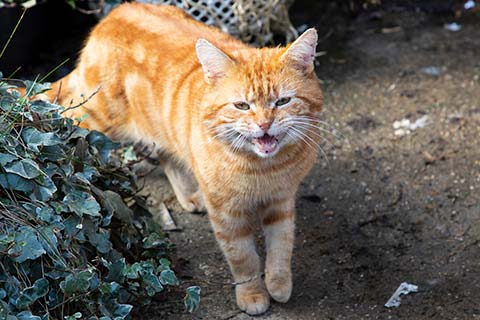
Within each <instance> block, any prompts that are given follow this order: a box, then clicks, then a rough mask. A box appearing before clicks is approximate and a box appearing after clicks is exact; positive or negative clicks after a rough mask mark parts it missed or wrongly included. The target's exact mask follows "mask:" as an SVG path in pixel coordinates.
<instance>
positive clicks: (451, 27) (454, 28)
mask: <svg viewBox="0 0 480 320" xmlns="http://www.w3.org/2000/svg"><path fill="white" fill-rule="evenodd" d="M444 27H445V29H447V30H448V31H452V32H457V31H460V30H462V25H461V24H458V23H456V22H452V23H447V24H445V26H444Z"/></svg>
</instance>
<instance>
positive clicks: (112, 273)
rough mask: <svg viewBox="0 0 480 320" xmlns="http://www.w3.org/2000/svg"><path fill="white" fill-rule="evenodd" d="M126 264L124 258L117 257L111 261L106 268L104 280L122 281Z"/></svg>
mask: <svg viewBox="0 0 480 320" xmlns="http://www.w3.org/2000/svg"><path fill="white" fill-rule="evenodd" d="M126 267H127V266H126V264H125V258H122V259H119V260H117V261H115V262H113V263H111V264H110V265H109V266H108V267H107V268H108V275H107V277H106V278H105V280H106V281H109V282H112V281H114V282H118V283H123V281H124V279H125V274H126V271H127V270H126V269H127V268H126Z"/></svg>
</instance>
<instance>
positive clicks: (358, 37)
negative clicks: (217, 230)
mask: <svg viewBox="0 0 480 320" xmlns="http://www.w3.org/2000/svg"><path fill="white" fill-rule="evenodd" d="M321 9H322V8H316V10H317V11H319V10H321ZM440 9H441V8H440ZM309 10H310V9H309ZM312 10H315V8H314V9H312ZM307 12H309V17H310V18H309V19H306V20H308V23H309V24H310V25H317V26H319V27H318V30H319V32H320V37H321V38H322V32H323V33H324V34H325V37H324V38H323V39H321V41H320V44H319V50H321V51H325V52H326V54H325V55H324V56H321V57H319V59H318V62H319V65H318V67H317V72H318V76H319V77H320V78H321V80H322V82H323V89H324V93H325V97H326V103H325V111H324V119H325V120H326V121H327V122H329V123H330V124H332V125H333V126H335V127H336V128H337V129H338V130H339V131H340V132H341V133H342V134H343V135H344V138H343V139H336V138H335V137H333V136H331V135H326V136H325V137H326V138H328V139H329V140H330V142H332V143H333V146H331V145H330V146H329V145H328V144H326V145H325V148H326V153H327V158H326V159H325V158H324V157H323V158H322V157H320V158H319V160H318V163H317V164H316V166H315V167H314V169H313V170H312V172H311V174H310V175H309V176H308V178H307V179H306V180H305V182H304V183H303V184H302V186H301V188H300V191H299V193H298V202H297V238H296V246H295V251H294V260H293V270H294V271H293V272H294V290H293V295H292V298H291V300H290V301H289V302H288V303H287V304H278V303H272V306H271V308H270V310H269V311H268V312H267V313H266V314H265V315H262V316H258V317H255V318H256V319H265V320H267V319H269V320H280V319H282V320H283V319H296V320H303V319H305V320H306V319H309V320H310V319H338V320H340V319H448V320H453V319H480V80H479V76H480V16H476V17H475V16H473V17H471V16H470V17H465V16H463V17H461V18H454V17H453V15H452V14H448V13H447V14H442V13H440V14H434V13H438V12H435V10H433V11H430V12H429V11H428V10H427V11H424V10H418V9H416V8H415V7H414V6H411V7H409V6H403V7H395V6H393V7H388V8H383V9H382V10H369V11H366V12H363V13H360V14H358V15H356V16H355V17H353V18H352V17H345V16H342V17H339V16H338V15H337V16H335V17H334V18H331V19H337V18H344V19H345V24H344V25H343V26H340V27H339V26H338V23H337V24H336V25H333V26H332V29H330V28H329V26H328V25H326V22H325V21H324V20H322V21H323V22H322V24H320V22H317V23H316V21H315V19H313V18H312V17H311V16H312V15H313V13H315V11H313V12H312V11H307ZM318 13H319V16H320V17H325V14H326V13H325V11H323V13H320V12H318ZM303 14H305V13H303ZM301 15H302V13H300V14H298V15H297V17H299V16H300V18H301ZM322 15H323V16H322ZM294 18H295V17H294ZM453 21H457V22H459V23H461V25H462V29H461V30H460V31H458V32H452V31H448V30H446V29H445V28H444V23H446V22H453ZM330 30H333V31H330ZM428 67H435V68H438V69H435V68H433V69H432V68H430V69H424V68H428ZM429 70H433V71H434V73H435V72H438V73H439V74H436V75H431V74H428V71H429ZM423 116H426V117H427V125H426V126H425V127H422V128H418V129H416V130H414V131H412V132H411V133H410V134H406V135H404V136H399V135H396V134H395V129H394V127H393V123H394V122H395V121H397V120H401V119H404V118H406V119H409V120H410V121H411V122H415V120H417V119H419V118H421V117H423ZM147 184H148V185H149V187H148V188H147V191H150V192H151V194H152V195H153V196H154V197H155V198H156V199H157V200H158V201H165V202H166V203H167V206H168V207H169V208H170V210H171V211H172V212H173V216H174V218H175V219H176V221H177V223H178V225H179V226H180V227H181V228H182V231H180V232H171V233H170V234H169V236H170V239H171V240H172V242H173V243H174V244H175V246H176V247H177V248H178V252H177V254H176V257H175V267H176V270H177V273H178V274H179V276H180V277H181V278H183V287H186V286H189V285H192V284H198V285H200V286H201V287H202V301H201V307H200V309H199V310H198V311H197V312H195V313H194V314H193V315H190V314H185V313H184V312H183V307H182V304H181V292H180V293H178V301H177V302H178V303H175V304H174V305H170V306H168V307H165V306H164V305H163V304H159V305H161V307H159V306H155V305H154V304H152V305H151V306H150V307H148V308H147V309H146V310H141V311H140V313H141V316H140V315H137V317H138V318H139V319H145V318H148V319H152V320H153V319H175V320H177V319H178V320H183V319H223V320H226V319H232V320H233V319H234V320H240V319H242V320H243V319H249V318H250V317H249V316H247V315H246V314H244V313H242V312H240V311H239V310H238V309H237V306H236V304H235V298H234V290H233V287H232V286H231V285H230V284H229V283H230V282H231V281H232V279H231V276H230V272H229V270H228V266H227V264H226V262H225V260H224V258H223V256H222V253H221V252H220V250H219V247H218V246H217V244H216V242H215V239H214V236H213V234H212V231H211V229H210V225H209V222H208V218H207V216H206V215H193V214H187V213H182V212H181V209H180V207H179V206H178V204H177V203H176V200H175V199H174V196H173V193H172V191H171V190H170V188H169V186H168V183H167V182H166V180H165V178H164V177H163V176H162V175H161V173H158V174H155V175H151V176H150V177H149V180H148V183H147ZM158 188H160V190H159V189H158ZM157 200H154V202H155V201H157ZM259 243H260V244H261V239H259ZM402 282H409V283H412V284H416V285H418V287H419V290H418V293H415V294H410V295H408V296H404V297H403V298H402V303H401V305H400V307H398V308H391V309H388V308H385V307H384V304H385V303H386V301H387V300H388V298H389V297H390V296H391V295H392V294H393V292H394V291H395V290H396V288H397V287H398V286H399V285H400V283H402ZM134 318H136V317H134Z"/></svg>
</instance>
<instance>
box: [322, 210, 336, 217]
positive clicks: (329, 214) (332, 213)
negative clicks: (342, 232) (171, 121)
mask: <svg viewBox="0 0 480 320" xmlns="http://www.w3.org/2000/svg"><path fill="white" fill-rule="evenodd" d="M334 214H335V213H334V212H333V210H327V211H325V212H324V213H323V215H324V216H327V217H331V216H333V215H334Z"/></svg>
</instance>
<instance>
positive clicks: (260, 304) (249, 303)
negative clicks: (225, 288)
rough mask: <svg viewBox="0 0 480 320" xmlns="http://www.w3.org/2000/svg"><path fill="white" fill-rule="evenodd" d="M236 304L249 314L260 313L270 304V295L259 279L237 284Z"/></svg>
mask: <svg viewBox="0 0 480 320" xmlns="http://www.w3.org/2000/svg"><path fill="white" fill-rule="evenodd" d="M235 294H236V296H237V305H238V307H239V308H240V310H242V311H245V312H246V313H248V314H249V315H252V316H253V315H257V314H262V313H264V312H265V311H267V309H268V307H269V306H270V296H269V295H268V292H267V290H265V287H264V285H263V284H262V283H261V281H258V282H255V283H248V284H239V285H237V286H236V288H235Z"/></svg>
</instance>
